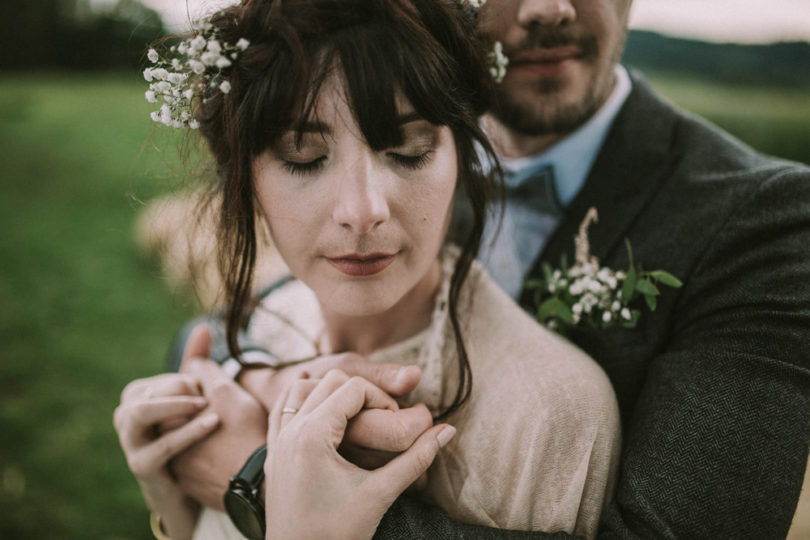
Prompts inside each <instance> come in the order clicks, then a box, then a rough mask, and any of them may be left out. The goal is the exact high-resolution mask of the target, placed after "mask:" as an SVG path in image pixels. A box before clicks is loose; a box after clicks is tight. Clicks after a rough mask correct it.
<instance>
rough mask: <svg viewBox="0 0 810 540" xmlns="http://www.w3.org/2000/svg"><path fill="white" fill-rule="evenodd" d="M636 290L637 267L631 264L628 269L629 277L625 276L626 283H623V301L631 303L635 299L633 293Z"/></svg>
mask: <svg viewBox="0 0 810 540" xmlns="http://www.w3.org/2000/svg"><path fill="white" fill-rule="evenodd" d="M635 291H636V269H635V268H634V267H633V265H630V268H629V269H628V270H627V277H626V278H624V284H622V302H624V303H625V304H628V303H630V302H631V301H632V300H633V293H634V292H635Z"/></svg>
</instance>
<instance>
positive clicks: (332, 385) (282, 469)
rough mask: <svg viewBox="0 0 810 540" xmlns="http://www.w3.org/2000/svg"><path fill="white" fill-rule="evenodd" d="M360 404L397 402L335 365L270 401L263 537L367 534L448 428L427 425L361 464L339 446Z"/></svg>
mask: <svg viewBox="0 0 810 540" xmlns="http://www.w3.org/2000/svg"><path fill="white" fill-rule="evenodd" d="M364 408H365V409H369V408H379V409H390V410H397V404H396V402H395V401H394V400H393V398H391V397H390V396H389V395H388V394H386V393H385V392H383V391H382V390H380V389H379V388H378V387H376V386H374V385H373V384H371V383H369V382H368V381H366V380H365V379H362V378H359V377H352V378H349V377H348V376H347V375H346V374H345V373H343V372H341V371H338V370H334V371H331V372H329V373H328V374H327V375H326V376H325V377H324V378H323V379H321V380H320V381H314V380H301V381H298V382H296V383H295V384H294V385H292V386H291V387H289V388H288V389H287V390H286V391H285V393H284V394H283V395H282V396H281V398H280V399H279V400H278V401H277V402H276V405H275V407H274V408H273V410H272V412H271V413H270V418H269V430H268V435H267V455H268V457H267V461H266V462H265V474H266V484H265V485H266V497H265V500H266V512H267V531H268V534H267V537H268V538H273V539H279V538H371V537H372V536H373V535H374V531H375V530H376V528H377V525H378V524H379V522H380V520H381V519H382V516H383V514H384V513H385V512H386V510H387V509H388V507H389V506H390V505H391V504H392V503H393V502H394V500H395V499H396V498H397V497H398V496H399V495H400V494H401V493H402V492H403V491H404V490H405V489H406V488H407V487H408V486H410V485H411V484H412V483H413V482H414V481H415V480H416V479H417V478H419V476H420V475H421V474H423V473H424V472H425V471H426V470H427V468H428V467H429V466H430V464H431V463H432V462H433V459H434V458H435V457H436V454H437V453H438V451H439V449H440V448H441V447H442V446H444V445H445V444H447V442H448V441H449V440H450V439H451V438H452V437H453V435H454V434H455V428H453V427H451V426H448V425H446V424H440V425H437V426H434V427H432V428H430V429H428V430H427V431H425V432H424V433H423V434H422V435H421V436H420V437H419V438H418V439H417V440H416V442H415V443H414V444H413V445H412V446H411V447H410V448H409V449H408V450H406V451H405V452H403V453H402V454H401V455H399V456H397V457H396V458H395V459H393V460H392V461H391V462H390V463H388V464H387V465H385V466H384V467H381V468H379V469H377V470H374V471H367V470H364V469H361V468H359V467H357V466H355V465H353V464H351V463H349V462H348V461H346V460H345V459H344V458H343V457H341V456H340V454H339V453H338V447H339V446H340V443H341V441H342V440H343V437H344V432H345V431H346V426H347V424H348V422H349V420H350V419H351V418H353V417H354V416H355V415H357V413H359V412H360V411H361V410H362V409H364Z"/></svg>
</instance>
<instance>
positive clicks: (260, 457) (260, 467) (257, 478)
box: [231, 444, 267, 491]
mask: <svg viewBox="0 0 810 540" xmlns="http://www.w3.org/2000/svg"><path fill="white" fill-rule="evenodd" d="M265 458H267V445H266V444H263V445H261V446H260V447H258V448H257V449H256V451H255V452H253V453H252V454H251V455H250V457H249V458H248V459H247V461H246V462H245V465H244V466H243V467H242V469H241V470H240V471H239V472H238V473H237V474H236V476H234V477H233V478H231V482H234V481H238V482H240V483H241V485H242V487H248V486H249V487H250V489H251V491H254V490H255V491H258V490H259V488H260V487H261V486H262V482H263V481H264V460H265Z"/></svg>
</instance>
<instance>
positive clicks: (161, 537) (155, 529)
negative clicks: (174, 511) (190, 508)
mask: <svg viewBox="0 0 810 540" xmlns="http://www.w3.org/2000/svg"><path fill="white" fill-rule="evenodd" d="M149 526H150V527H151V528H152V534H153V535H155V538H156V539H157V540H172V539H171V538H169V536H168V535H167V534H166V533H165V532H163V525H162V524H161V523H160V516H159V515H158V514H156V513H154V512H150V513H149Z"/></svg>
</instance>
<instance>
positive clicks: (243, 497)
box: [225, 445, 267, 540]
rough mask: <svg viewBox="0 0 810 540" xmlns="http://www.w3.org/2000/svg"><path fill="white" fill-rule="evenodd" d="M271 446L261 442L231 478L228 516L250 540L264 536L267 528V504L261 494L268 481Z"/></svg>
mask: <svg viewBox="0 0 810 540" xmlns="http://www.w3.org/2000/svg"><path fill="white" fill-rule="evenodd" d="M266 457H267V446H266V445H262V446H260V447H259V448H258V449H257V450H256V451H255V452H253V454H251V456H250V457H249V458H248V459H247V461H246V462H245V465H244V467H242V469H241V470H240V471H239V472H238V473H237V474H236V476H234V477H233V478H231V481H230V483H229V484H228V491H226V492H225V511H226V512H228V517H230V518H231V521H232V522H233V524H234V525H235V526H236V528H237V529H239V532H240V533H242V534H243V535H245V537H247V538H248V539H249V540H263V539H264V531H265V521H264V506H263V505H262V502H261V500H260V498H259V494H260V490H261V487H262V482H263V481H264V460H265V458H266Z"/></svg>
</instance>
